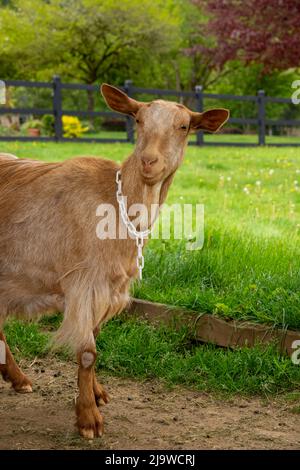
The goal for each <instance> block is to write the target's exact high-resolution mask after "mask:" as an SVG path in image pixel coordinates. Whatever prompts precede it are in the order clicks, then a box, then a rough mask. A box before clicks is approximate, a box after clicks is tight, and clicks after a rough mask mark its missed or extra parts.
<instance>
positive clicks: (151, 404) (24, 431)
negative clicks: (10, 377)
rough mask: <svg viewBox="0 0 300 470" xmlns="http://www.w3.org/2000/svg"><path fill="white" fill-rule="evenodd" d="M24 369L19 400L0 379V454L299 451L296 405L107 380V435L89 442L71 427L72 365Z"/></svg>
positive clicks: (50, 361) (299, 425) (48, 364)
mask: <svg viewBox="0 0 300 470" xmlns="http://www.w3.org/2000/svg"><path fill="white" fill-rule="evenodd" d="M22 367H23V369H24V370H25V371H26V373H27V374H28V375H29V376H30V377H31V378H32V379H33V383H34V391H33V393H32V394H26V395H20V394H16V393H15V392H14V391H13V390H11V389H10V386H9V385H8V384H6V383H5V382H3V381H2V380H1V381H0V449H300V416H299V414H295V413H293V408H294V407H295V403H289V402H283V401H278V400H276V401H272V402H270V401H262V400H260V399H241V398H234V399H230V400H220V399H219V400H217V399H216V398H214V397H212V396H210V395H208V394H204V393H200V392H195V391H191V390H186V389H184V388H182V387H175V388H173V389H171V390H169V389H166V387H165V386H164V385H162V384H160V383H157V382H153V381H146V382H143V383H141V382H135V381H133V380H129V379H123V378H116V377H112V376H110V375H108V374H104V375H103V376H102V383H103V384H104V386H105V388H106V390H107V391H108V392H109V394H110V396H111V401H110V403H109V404H108V405H106V406H105V407H103V408H102V413H103V416H104V419H105V435H104V437H103V438H101V439H96V440H94V441H86V440H84V439H82V438H80V437H78V436H77V434H76V431H75V428H74V421H75V419H74V400H75V397H76V364H75V363H74V364H73V363H70V362H69V363H65V362H59V361H57V360H53V359H47V360H43V361H40V360H38V361H36V362H35V363H34V364H29V363H28V362H27V363H26V362H25V361H24V362H23V364H22ZM298 405H299V404H298Z"/></svg>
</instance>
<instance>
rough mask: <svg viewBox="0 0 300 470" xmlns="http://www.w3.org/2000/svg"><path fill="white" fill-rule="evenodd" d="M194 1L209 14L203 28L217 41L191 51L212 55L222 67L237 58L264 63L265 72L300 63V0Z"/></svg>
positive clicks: (215, 62) (295, 65) (299, 64)
mask: <svg viewBox="0 0 300 470" xmlns="http://www.w3.org/2000/svg"><path fill="white" fill-rule="evenodd" d="M192 1H193V3H194V4H196V5H197V6H199V7H200V8H201V9H204V11H205V12H207V13H208V14H209V16H210V19H209V21H208V23H207V24H206V25H205V27H204V26H203V25H201V28H202V31H203V32H205V33H206V34H207V35H208V36H210V37H211V36H213V37H214V38H215V43H214V45H213V46H211V45H209V46H206V44H205V41H204V42H202V44H198V45H195V46H194V47H193V49H192V50H190V53H192V54H201V53H202V54H203V55H204V56H212V57H213V61H214V64H215V67H216V68H217V69H219V70H222V69H223V68H224V65H225V64H226V63H227V62H228V61H230V60H234V59H241V60H242V61H243V62H245V63H246V64H249V63H260V64H262V66H263V68H262V72H263V73H269V72H272V71H275V70H286V69H289V68H291V67H299V66H300V0H192ZM203 27H204V28H205V31H204V30H203Z"/></svg>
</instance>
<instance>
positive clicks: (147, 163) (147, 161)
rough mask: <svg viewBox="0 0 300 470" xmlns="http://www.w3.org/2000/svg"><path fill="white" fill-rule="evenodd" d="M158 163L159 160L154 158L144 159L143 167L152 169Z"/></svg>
mask: <svg viewBox="0 0 300 470" xmlns="http://www.w3.org/2000/svg"><path fill="white" fill-rule="evenodd" d="M157 161H158V158H153V159H150V158H142V165H143V166H144V167H150V166H152V165H154V163H156V162H157Z"/></svg>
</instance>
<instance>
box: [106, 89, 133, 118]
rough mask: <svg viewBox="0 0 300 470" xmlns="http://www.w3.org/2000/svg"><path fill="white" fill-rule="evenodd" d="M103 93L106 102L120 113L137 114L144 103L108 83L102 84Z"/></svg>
mask: <svg viewBox="0 0 300 470" xmlns="http://www.w3.org/2000/svg"><path fill="white" fill-rule="evenodd" d="M101 93H102V96H103V98H104V99H105V101H106V104H107V105H108V106H109V107H110V108H111V109H113V110H114V111H117V112H118V113H123V114H130V115H131V116H135V115H136V113H137V112H138V110H139V109H140V107H141V105H142V103H139V102H138V101H136V100H134V99H132V98H129V96H127V95H126V93H124V92H123V91H121V90H119V89H118V88H116V87H114V86H112V85H108V84H107V83H103V84H102V85H101Z"/></svg>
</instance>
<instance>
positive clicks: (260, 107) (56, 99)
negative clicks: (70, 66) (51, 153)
mask: <svg viewBox="0 0 300 470" xmlns="http://www.w3.org/2000/svg"><path fill="white" fill-rule="evenodd" d="M5 84H6V86H8V87H25V88H26V87H28V88H29V87H30V88H48V89H51V90H52V107H51V108H49V109H41V108H7V107H1V106H0V114H20V115H36V116H42V115H44V114H51V115H53V116H54V122H55V133H54V136H53V137H50V136H49V137H46V136H41V137H31V136H30V137H29V136H23V135H20V136H19V135H17V136H0V140H6V141H9V140H13V141H14V140H19V141H36V140H38V141H56V142H66V141H72V142H74V140H75V139H73V138H66V137H64V136H63V125H62V116H63V115H68V116H78V117H81V118H94V117H98V116H100V117H106V118H115V117H120V115H119V114H118V113H114V112H112V111H108V110H107V111H87V110H76V111H73V110H67V109H63V106H62V91H63V90H87V91H92V92H94V91H97V92H99V86H98V85H85V84H77V83H62V82H61V80H60V78H59V77H58V76H54V77H53V81H52V82H29V81H24V80H6V81H5ZM122 89H123V90H124V91H125V92H126V93H127V94H128V95H129V96H131V97H134V96H135V95H136V94H143V95H148V94H149V95H155V96H157V97H159V96H163V97H167V96H172V97H176V98H177V99H194V101H195V104H196V105H195V108H196V110H197V111H199V112H201V111H202V110H203V109H204V103H205V100H206V99H216V100H218V101H223V100H224V101H238V102H245V101H247V102H252V103H254V105H255V107H256V117H255V118H241V117H231V118H230V119H229V123H232V124H239V125H250V126H255V127H256V129H257V142H256V143H254V142H252V143H250V142H249V143H247V142H220V141H218V142H215V141H209V142H208V141H207V140H206V139H205V136H204V135H203V133H202V132H199V133H197V136H196V140H195V141H192V142H190V144H191V145H235V146H257V145H265V144H266V129H267V126H293V127H300V120H286V119H280V120H273V119H268V118H267V117H266V105H267V103H283V104H290V103H291V99H290V98H273V97H270V96H266V95H265V92H264V91H263V90H260V91H258V93H257V95H256V96H254V95H253V96H250V95H248V96H238V95H229V94H214V93H204V92H203V89H202V87H201V86H196V87H195V90H194V91H189V92H187V91H176V90H162V89H156V88H151V89H150V88H140V87H135V86H134V85H133V83H132V82H131V81H130V80H127V81H126V82H125V84H124V86H123V87H122ZM224 107H226V103H225V104H224ZM77 141H78V142H131V143H133V142H134V121H133V119H132V118H130V117H127V118H126V138H125V139H119V138H98V137H90V138H89V137H80V138H76V142H77ZM270 145H276V146H285V145H294V146H300V142H299V143H274V144H270Z"/></svg>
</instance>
